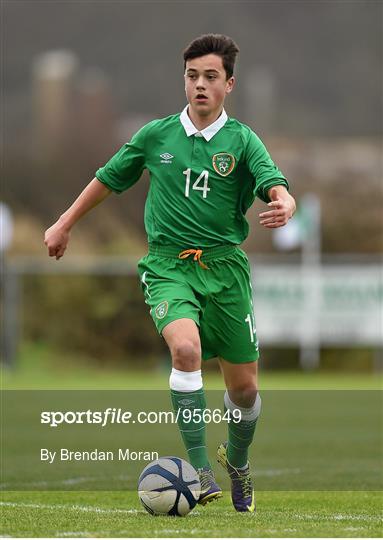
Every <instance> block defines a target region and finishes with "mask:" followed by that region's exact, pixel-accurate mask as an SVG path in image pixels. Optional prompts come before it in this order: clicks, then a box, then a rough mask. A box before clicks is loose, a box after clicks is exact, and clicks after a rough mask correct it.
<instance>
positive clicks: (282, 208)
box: [259, 188, 295, 229]
mask: <svg viewBox="0 0 383 540" xmlns="http://www.w3.org/2000/svg"><path fill="white" fill-rule="evenodd" d="M270 199H271V202H269V203H268V204H267V206H269V207H270V208H271V210H268V211H267V212H262V213H261V214H259V217H260V218H261V219H260V221H259V222H260V224H261V225H263V226H264V227H266V228H267V229H276V228H277V227H283V225H286V223H287V222H288V221H289V219H290V218H292V217H293V214H294V211H295V204H294V203H292V202H291V201H290V199H282V197H280V196H279V195H278V190H277V189H276V188H272V189H271V191H270Z"/></svg>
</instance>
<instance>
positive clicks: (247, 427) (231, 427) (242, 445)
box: [225, 402, 258, 468]
mask: <svg viewBox="0 0 383 540" xmlns="http://www.w3.org/2000/svg"><path fill="white" fill-rule="evenodd" d="M231 403H232V402H231ZM232 405H234V404H233V403H232ZM234 406H235V405H234ZM254 407H255V404H254V406H253V407H252V408H250V409H244V408H243V407H237V408H238V409H240V410H241V411H242V413H243V415H245V417H246V416H250V419H243V420H241V421H240V422H238V423H237V422H236V421H234V420H235V418H234V417H233V416H232V417H231V421H230V422H228V434H229V437H228V445H227V449H226V455H227V459H228V462H229V463H230V465H232V466H233V467H236V468H241V467H245V466H246V465H247V462H248V453H249V446H250V445H251V443H252V442H253V438H254V432H255V427H256V425H257V421H258V416H257V417H256V418H251V416H254V413H253V411H254ZM226 410H227V407H226V404H225V411H226ZM246 413H248V414H246ZM251 413H253V414H251Z"/></svg>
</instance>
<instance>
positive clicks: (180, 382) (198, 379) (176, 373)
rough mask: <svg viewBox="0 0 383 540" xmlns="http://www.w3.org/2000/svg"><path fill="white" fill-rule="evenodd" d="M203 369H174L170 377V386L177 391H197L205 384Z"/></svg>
mask: <svg viewBox="0 0 383 540" xmlns="http://www.w3.org/2000/svg"><path fill="white" fill-rule="evenodd" d="M201 373H202V372H201V370H200V369H199V370H197V371H180V370H179V369H175V368H173V369H172V372H171V373H170V377H169V386H170V388H171V390H176V391H177V392H195V390H200V389H201V388H202V386H203V382H202V374H201Z"/></svg>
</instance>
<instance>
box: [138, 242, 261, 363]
mask: <svg viewBox="0 0 383 540" xmlns="http://www.w3.org/2000/svg"><path fill="white" fill-rule="evenodd" d="M181 251H182V248H181V249H178V248H176V247H173V246H153V245H150V246H149V253H148V255H146V256H145V257H143V258H142V259H141V260H140V261H139V263H138V272H139V274H140V277H141V285H142V289H143V292H144V295H145V301H146V303H147V304H148V305H149V306H150V314H151V316H152V318H153V320H154V323H155V325H156V327H157V330H158V332H159V333H160V334H161V332H162V330H163V329H164V327H165V326H166V325H167V324H169V323H170V322H172V321H175V320H177V319H183V318H187V319H192V320H193V321H195V323H196V324H197V325H198V326H199V332H200V338H201V345H202V358H203V359H204V360H207V359H209V358H213V357H215V356H219V357H221V358H223V359H225V360H227V361H228V362H232V363H234V364H239V363H243V362H254V361H255V360H258V357H259V352H258V341H257V336H256V332H255V320H254V310H253V297H252V288H251V280H250V268H249V262H248V259H247V256H246V254H245V253H244V252H243V251H242V250H241V249H239V248H238V247H237V246H219V247H216V248H210V249H206V250H203V252H202V255H201V259H200V261H201V264H202V265H207V267H208V268H207V269H206V268H204V267H203V266H201V264H200V263H199V262H198V260H194V254H192V255H191V256H188V257H187V258H185V259H180V258H179V257H178V256H179V253H180V252H181Z"/></svg>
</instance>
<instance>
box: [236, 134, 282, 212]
mask: <svg viewBox="0 0 383 540" xmlns="http://www.w3.org/2000/svg"><path fill="white" fill-rule="evenodd" d="M245 159H246V163H247V167H248V169H249V171H250V174H251V175H252V176H253V178H254V180H255V188H254V195H255V196H256V197H258V198H259V199H262V201H264V202H269V201H270V199H269V196H268V191H269V189H270V188H272V187H273V186H278V185H282V186H285V187H286V189H289V184H288V182H287V180H286V178H285V177H284V176H283V174H282V172H281V171H280V170H279V169H278V167H277V166H276V165H275V164H274V162H273V160H272V159H271V157H270V155H269V153H268V151H267V150H266V147H265V145H264V144H263V142H262V141H261V139H260V138H259V137H257V135H256V134H255V133H254V132H253V131H250V134H249V138H248V141H247V145H246V155H245Z"/></svg>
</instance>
